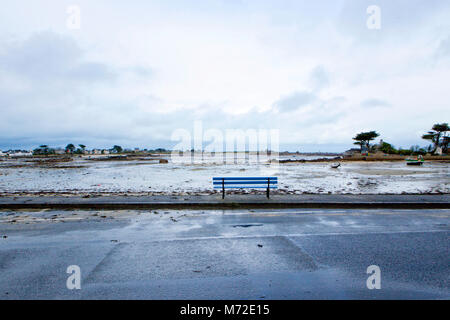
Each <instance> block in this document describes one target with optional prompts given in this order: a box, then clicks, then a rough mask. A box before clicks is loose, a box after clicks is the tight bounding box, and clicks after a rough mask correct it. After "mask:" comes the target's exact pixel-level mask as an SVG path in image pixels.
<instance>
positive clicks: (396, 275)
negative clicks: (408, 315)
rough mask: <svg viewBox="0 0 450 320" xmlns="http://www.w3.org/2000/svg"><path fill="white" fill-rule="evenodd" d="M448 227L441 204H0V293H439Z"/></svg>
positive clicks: (445, 279) (448, 213)
mask: <svg viewBox="0 0 450 320" xmlns="http://www.w3.org/2000/svg"><path fill="white" fill-rule="evenodd" d="M449 236H450V210H448V209H432V210H386V209H383V210H381V209H380V210H362V209H361V210H356V209H355V210H344V209H342V210H338V209H326V210H321V209H283V210H259V209H258V210H256V209H255V210H216V211H210V210H156V211H155V210H150V211H149V210H144V211H130V210H128V211H127V210H121V211H54V210H35V211H1V212H0V299H261V300H264V299H449V298H450V290H449V274H450V272H449V271H450V259H449V256H450V255H449V247H450V246H449V244H450V240H449V239H450V237H449ZM73 265H76V266H79V268H80V273H81V279H80V287H81V289H72V290H70V289H68V288H67V279H68V278H69V277H72V276H76V274H69V273H67V268H68V267H69V266H73ZM372 265H375V266H378V267H379V270H380V277H379V280H380V281H379V283H380V286H381V288H380V289H368V287H367V279H368V277H369V276H371V274H367V268H368V267H369V266H372ZM71 279H72V280H73V279H74V278H71ZM70 283H72V284H73V283H75V282H70ZM371 283H374V282H371Z"/></svg>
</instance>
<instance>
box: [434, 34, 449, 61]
mask: <svg viewBox="0 0 450 320" xmlns="http://www.w3.org/2000/svg"><path fill="white" fill-rule="evenodd" d="M436 55H437V57H439V58H441V57H450V35H449V36H448V37H447V38H445V39H443V40H442V41H441V42H440V43H439V46H438V48H437V50H436Z"/></svg>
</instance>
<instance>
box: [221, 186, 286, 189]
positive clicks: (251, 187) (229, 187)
mask: <svg viewBox="0 0 450 320" xmlns="http://www.w3.org/2000/svg"><path fill="white" fill-rule="evenodd" d="M214 189H222V187H221V186H214ZM224 189H267V186H264V187H258V186H247V187H243V186H224ZM270 189H278V187H277V186H270Z"/></svg>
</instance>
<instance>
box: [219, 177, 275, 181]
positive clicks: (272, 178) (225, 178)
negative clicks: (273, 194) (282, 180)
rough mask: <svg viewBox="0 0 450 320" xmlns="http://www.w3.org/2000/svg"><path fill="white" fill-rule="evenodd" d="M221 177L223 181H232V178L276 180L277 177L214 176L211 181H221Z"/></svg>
mask: <svg viewBox="0 0 450 320" xmlns="http://www.w3.org/2000/svg"><path fill="white" fill-rule="evenodd" d="M222 179H223V180H225V181H227V180H230V181H234V180H243V181H245V180H257V181H267V180H270V181H274V180H278V178H277V177H265V178H262V177H254V178H252V177H242V178H237V177H214V178H213V181H222Z"/></svg>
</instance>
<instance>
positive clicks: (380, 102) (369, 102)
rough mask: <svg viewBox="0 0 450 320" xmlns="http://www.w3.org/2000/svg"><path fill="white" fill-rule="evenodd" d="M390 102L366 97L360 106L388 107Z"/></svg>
mask: <svg viewBox="0 0 450 320" xmlns="http://www.w3.org/2000/svg"><path fill="white" fill-rule="evenodd" d="M390 106H391V104H390V103H389V102H387V101H384V100H381V99H375V98H373V99H367V100H364V101H362V102H361V107H367V108H374V107H390Z"/></svg>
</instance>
